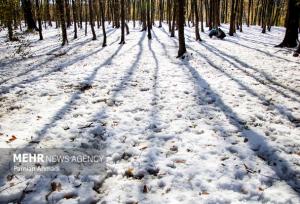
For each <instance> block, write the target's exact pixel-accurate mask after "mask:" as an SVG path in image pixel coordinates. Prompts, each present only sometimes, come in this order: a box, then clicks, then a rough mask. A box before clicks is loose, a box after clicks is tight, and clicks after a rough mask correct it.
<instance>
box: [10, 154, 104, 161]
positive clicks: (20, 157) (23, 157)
mask: <svg viewBox="0 0 300 204" xmlns="http://www.w3.org/2000/svg"><path fill="white" fill-rule="evenodd" d="M104 160H105V157H104V156H103V155H44V154H40V153H19V154H13V162H14V163H103V162H104Z"/></svg>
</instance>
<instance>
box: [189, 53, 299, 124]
mask: <svg viewBox="0 0 300 204" xmlns="http://www.w3.org/2000/svg"><path fill="white" fill-rule="evenodd" d="M189 49H191V50H193V51H194V52H195V53H197V56H201V57H202V58H203V59H205V60H206V62H207V63H208V64H209V65H210V66H211V67H212V68H214V69H216V70H218V71H220V72H221V73H223V74H225V75H226V76H227V77H228V78H230V79H232V80H233V81H235V82H236V83H237V84H238V85H239V86H241V87H242V88H243V89H245V90H246V91H247V92H248V93H250V94H251V95H252V96H254V97H256V98H258V99H259V100H260V101H261V102H262V104H264V105H266V106H270V105H272V107H274V108H275V109H276V110H277V112H278V113H279V114H281V115H282V117H283V118H286V119H288V120H289V121H290V122H292V123H294V124H295V125H297V124H298V122H297V120H296V119H295V117H294V116H293V114H292V113H290V112H287V111H286V110H285V109H286V108H282V107H281V106H278V105H276V104H273V103H272V102H271V101H269V100H267V99H266V98H265V97H263V96H261V95H259V94H257V93H256V92H255V91H254V90H252V89H251V88H249V87H248V86H246V85H245V84H244V83H243V82H242V81H241V80H239V79H237V78H235V77H233V76H232V75H230V74H229V73H228V72H227V71H226V70H225V69H223V68H221V67H219V66H217V65H216V64H215V63H213V62H212V61H211V60H210V59H209V58H208V57H206V56H205V55H203V54H201V53H200V52H199V51H197V50H195V49H193V48H191V47H189ZM208 50H209V51H210V49H208ZM212 53H213V54H216V55H218V56H219V57H221V58H222V59H223V60H225V61H228V62H229V63H231V64H232V65H233V66H234V67H235V68H238V69H239V70H241V71H243V69H242V68H240V67H238V66H237V65H236V64H234V63H232V62H231V61H229V60H228V59H226V58H224V57H223V56H221V55H220V54H218V53H215V52H212ZM246 74H247V76H250V77H252V78H254V77H255V76H252V75H248V73H247V72H246ZM254 79H257V77H255V78H254ZM257 80H259V79H257ZM263 85H265V86H267V87H269V88H270V89H271V90H274V89H275V88H274V87H272V86H269V85H266V84H263ZM275 90H278V89H275ZM278 91H279V93H282V94H283V95H284V96H286V97H289V98H292V99H293V100H295V101H297V102H299V100H298V99H297V98H294V97H290V96H288V95H286V94H285V93H283V92H282V91H280V90H278Z"/></svg>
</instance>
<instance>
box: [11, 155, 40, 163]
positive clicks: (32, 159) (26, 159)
mask: <svg viewBox="0 0 300 204" xmlns="http://www.w3.org/2000/svg"><path fill="white" fill-rule="evenodd" d="M13 161H14V162H15V163H16V162H22V163H44V162H45V160H44V155H43V154H31V153H23V154H13Z"/></svg>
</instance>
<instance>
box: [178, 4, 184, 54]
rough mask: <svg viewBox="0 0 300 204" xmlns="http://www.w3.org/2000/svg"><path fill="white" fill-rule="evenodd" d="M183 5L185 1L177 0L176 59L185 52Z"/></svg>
mask: <svg viewBox="0 0 300 204" xmlns="http://www.w3.org/2000/svg"><path fill="white" fill-rule="evenodd" d="M184 3H185V0H178V18H177V19H178V40H179V50H178V55H177V57H182V56H183V55H184V53H185V52H186V47H185V39H184V22H185V18H184Z"/></svg>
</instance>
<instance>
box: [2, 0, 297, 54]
mask: <svg viewBox="0 0 300 204" xmlns="http://www.w3.org/2000/svg"><path fill="white" fill-rule="evenodd" d="M299 4H300V3H299V1H298V0H288V1H284V0H184V1H171V0H1V3H0V5H1V7H0V11H1V12H0V25H1V27H5V28H7V32H8V39H9V40H10V41H14V40H17V37H16V36H15V35H14V30H16V29H21V30H28V31H33V30H36V31H38V33H39V39H40V40H43V29H47V27H48V26H55V27H56V28H60V29H61V33H62V45H65V44H66V43H67V42H68V38H70V36H67V32H66V29H67V28H69V27H71V26H73V28H74V38H77V29H85V33H86V35H88V33H87V26H90V27H91V36H92V39H93V40H95V39H96V32H99V31H96V30H95V29H96V28H98V29H99V28H100V27H102V28H103V29H102V32H103V35H104V37H103V44H102V45H103V46H106V33H105V26H102V25H103V24H105V22H107V23H108V24H112V26H113V27H114V28H120V29H121V42H120V43H122V44H124V43H125V42H126V37H125V36H126V34H129V26H128V22H129V21H132V22H133V26H134V27H135V25H136V24H137V23H139V24H141V25H142V31H147V30H148V38H149V39H151V29H152V25H155V24H156V23H157V21H158V23H157V24H158V26H159V27H161V24H162V22H165V23H167V24H168V25H169V32H170V36H171V37H174V36H175V31H176V30H178V37H179V39H180V40H179V42H180V46H179V55H182V53H184V52H185V48H184V39H181V38H184V34H183V33H182V32H184V31H183V29H182V26H189V27H195V40H200V41H201V35H200V30H201V32H203V31H204V25H205V26H206V27H208V28H209V30H211V29H213V28H217V27H218V26H220V25H221V23H229V24H230V29H229V35H230V36H233V35H234V33H235V32H236V31H237V30H238V31H239V32H243V24H246V25H247V26H250V25H260V26H261V32H262V33H266V32H270V31H271V30H272V26H285V27H286V28H287V31H286V36H285V38H284V39H283V42H282V43H281V44H280V45H278V46H279V47H296V46H297V40H298V32H299V13H300V12H299ZM22 22H25V24H22ZM199 24H200V25H199ZM24 26H25V27H24ZM199 26H200V29H199ZM125 31H126V32H125ZM298 52H299V47H298Z"/></svg>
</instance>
